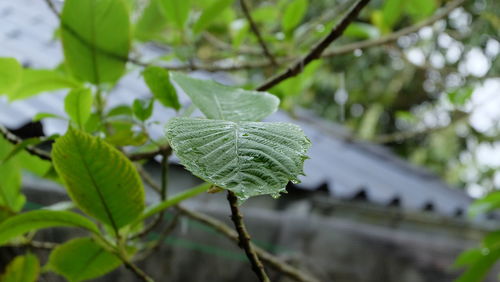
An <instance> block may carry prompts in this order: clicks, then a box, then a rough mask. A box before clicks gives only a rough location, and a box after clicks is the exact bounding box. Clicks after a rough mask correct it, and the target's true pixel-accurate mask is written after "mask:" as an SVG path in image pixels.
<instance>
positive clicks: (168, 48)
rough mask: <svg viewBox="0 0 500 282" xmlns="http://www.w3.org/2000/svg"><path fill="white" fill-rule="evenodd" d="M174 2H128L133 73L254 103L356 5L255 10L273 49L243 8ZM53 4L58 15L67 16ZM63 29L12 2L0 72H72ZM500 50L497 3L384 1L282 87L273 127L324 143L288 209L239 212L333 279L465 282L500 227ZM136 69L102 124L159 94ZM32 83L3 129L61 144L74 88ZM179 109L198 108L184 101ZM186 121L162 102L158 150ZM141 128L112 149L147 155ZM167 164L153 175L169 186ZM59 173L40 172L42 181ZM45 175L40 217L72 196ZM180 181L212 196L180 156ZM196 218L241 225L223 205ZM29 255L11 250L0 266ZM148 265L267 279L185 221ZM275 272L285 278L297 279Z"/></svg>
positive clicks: (282, 249) (26, 4) (328, 0)
mask: <svg viewBox="0 0 500 282" xmlns="http://www.w3.org/2000/svg"><path fill="white" fill-rule="evenodd" d="M163 2H165V1H163V0H150V1H147V0H128V3H129V5H130V7H131V10H132V19H133V22H134V34H133V35H134V42H133V49H132V50H133V51H132V53H131V56H132V57H133V58H134V60H137V61H140V62H146V63H155V64H157V65H161V66H165V67H167V68H170V69H173V70H179V71H186V72H189V73H190V74H191V75H193V76H195V77H199V78H207V79H214V80H217V81H219V82H221V83H224V84H230V85H237V86H242V87H245V88H249V89H251V88H255V86H257V85H260V84H261V83H262V82H263V81H265V80H266V78H269V77H272V75H273V74H276V73H277V72H278V71H279V70H283V69H285V68H286V67H287V66H289V65H290V64H291V63H293V62H295V61H296V60H297V59H299V58H301V57H302V56H304V55H305V54H307V52H308V51H309V50H310V49H311V46H314V44H315V43H316V42H318V41H319V40H320V39H321V38H323V37H324V36H325V35H326V34H328V33H329V31H330V30H331V29H332V27H333V26H335V24H336V23H337V22H338V21H339V19H340V18H341V16H342V15H343V14H344V13H345V12H346V11H347V10H348V9H349V7H350V6H351V5H352V4H353V3H354V1H349V0H345V1H344V0H335V1H333V0H276V1H247V4H248V6H249V8H250V11H251V13H250V14H251V17H252V18H253V20H254V22H255V24H256V25H257V26H258V28H259V30H260V33H261V37H262V39H263V41H264V45H266V48H267V49H268V50H267V52H264V51H263V46H262V45H263V44H262V42H259V40H258V37H257V36H255V33H254V31H253V30H252V27H251V26H250V24H249V21H248V18H247V17H246V16H245V14H244V13H243V12H242V9H241V6H240V2H239V1H230V0H219V1H212V0H200V1H187V0H186V1H185V2H186V3H187V4H186V3H184V4H185V5H187V10H186V12H185V13H183V12H182V11H181V10H179V11H176V12H175V15H172V14H170V13H171V12H169V10H168V9H166V8H165V4H164V3H163ZM51 3H52V4H53V5H54V8H55V11H56V12H57V11H58V10H59V9H60V8H61V6H62V5H63V2H62V1H59V0H53V1H52V2H51ZM184 4H183V5H184ZM58 25H59V20H58V18H57V17H56V15H55V14H54V11H52V10H51V9H50V6H49V5H47V1H43V0H17V1H11V0H0V57H14V58H16V59H18V60H19V62H21V63H22V64H23V66H24V67H25V68H34V69H51V70H52V69H54V70H58V69H60V68H61V67H60V65H61V63H62V62H63V60H64V58H63V53H62V48H61V46H60V41H59V30H58ZM499 38H500V2H499V1H495V0H475V1H472V0H469V1H463V0H451V1H444V0H406V1H404V0H386V1H381V0H373V1H371V3H370V4H369V5H368V6H367V7H366V8H365V9H364V10H363V11H362V12H361V14H360V16H359V17H358V19H357V20H355V21H354V22H353V23H352V24H351V25H350V26H349V27H348V28H347V30H346V31H345V33H344V35H343V36H342V37H341V38H340V39H339V40H337V41H335V43H334V44H333V45H332V46H330V47H329V48H328V49H327V50H326V52H325V53H324V54H323V57H324V58H322V59H321V60H317V61H314V62H313V63H311V64H309V65H307V66H305V67H304V69H303V73H302V74H300V75H299V76H297V77H295V78H291V79H288V80H287V81H285V82H283V83H281V84H279V85H277V86H275V87H273V88H272V89H270V90H269V92H270V93H272V94H275V95H277V96H278V97H280V99H281V101H282V103H281V110H280V111H278V112H277V113H275V114H274V115H272V116H271V117H269V118H268V120H269V121H287V122H292V123H295V124H298V125H300V126H301V127H302V129H303V130H304V131H305V133H306V135H307V136H308V137H309V138H310V139H311V141H312V144H313V145H312V148H311V150H310V157H311V158H310V159H309V160H307V161H306V163H305V172H306V176H304V177H302V179H301V180H302V182H301V183H300V184H290V185H289V186H288V187H287V188H288V194H286V195H283V196H281V197H280V198H278V199H276V200H275V199H273V198H271V197H257V198H252V199H250V200H248V201H247V202H246V203H245V204H244V205H243V207H242V209H243V212H244V213H245V215H246V221H247V223H248V226H249V231H250V233H251V234H252V236H253V238H254V240H255V242H256V243H257V244H258V245H259V246H261V247H263V248H265V249H267V250H269V251H270V252H273V253H275V254H277V255H278V256H280V257H281V258H283V259H284V260H286V261H288V262H290V263H291V264H293V265H296V266H297V267H299V268H300V269H303V270H304V271H306V272H309V273H311V274H313V275H315V276H316V277H318V279H319V280H320V281H350V282H356V281H410V282H413V281H415V282H417V281H418V282H419V281H439V282H440V281H453V280H454V279H456V278H457V277H458V275H459V274H460V273H461V270H460V269H458V268H454V267H453V264H454V261H455V260H456V258H457V257H458V255H459V254H460V253H461V252H462V251H464V250H466V249H467V248H471V247H475V246H478V244H480V242H481V239H482V238H483V236H485V234H487V233H488V232H491V231H495V230H496V229H497V228H499V226H500V225H499V221H498V220H499V217H498V214H497V213H496V212H495V208H496V207H500V201H499V200H497V198H500V197H498V195H500V194H497V193H498V192H497V191H498V190H499V189H500V170H499V167H500V138H499V135H500V62H499V59H498V54H499V52H500V42H499V40H500V39H499ZM140 71H141V66H139V65H137V64H134V62H130V63H129V64H128V66H127V74H126V75H125V77H124V78H123V79H121V80H120V81H119V82H118V83H117V84H116V85H110V86H109V87H108V90H107V95H108V104H107V105H106V107H107V110H109V111H112V110H113V109H116V108H118V107H119V106H123V105H130V104H131V103H132V102H133V101H134V100H135V99H137V98H148V97H151V94H150V93H149V90H148V88H147V87H146V86H145V84H144V82H143V81H142V79H141V77H140ZM0 74H1V70H0ZM0 81H1V78H0ZM33 85H34V86H33V89H36V90H33V91H27V92H26V93H24V94H25V95H24V97H23V98H24V99H23V100H15V99H12V98H11V97H9V96H8V95H3V96H2V95H0V124H2V125H4V126H5V127H7V128H8V129H9V130H11V131H12V132H14V133H15V134H17V135H18V136H20V137H22V138H30V137H37V136H50V135H53V134H63V133H64V132H65V130H66V128H67V124H68V122H67V117H66V114H65V111H64V97H65V95H66V93H67V91H64V90H62V89H64V88H65V87H63V86H60V85H57V83H54V82H53V81H49V82H46V81H34V82H33ZM181 94H182V93H181ZM180 101H181V104H182V105H183V107H185V108H187V107H189V99H188V98H187V97H186V96H185V95H180ZM175 114H176V113H175V112H174V110H172V109H167V108H163V107H162V106H161V105H160V104H156V105H155V108H154V113H153V116H152V119H151V122H148V124H147V138H146V139H151V140H160V139H162V137H163V127H164V124H165V122H166V121H167V120H168V118H170V117H173V116H175ZM141 130H143V129H142V128H138V127H136V126H134V125H133V124H131V125H130V128H129V134H128V135H126V136H124V137H122V138H121V139H115V140H111V142H115V143H114V144H115V145H118V146H131V145H134V146H137V142H136V141H137V139H136V138H135V137H136V136H139V135H140V134H141V133H144V132H141ZM131 137H134V138H131ZM132 139H134V140H135V141H134V143H131V142H132V141H131V140H132ZM0 142H3V140H0ZM0 145H1V143H0ZM139 145H142V144H139ZM157 161H160V159H157V160H156V161H155V160H152V161H150V162H149V163H147V164H145V168H146V170H147V171H148V172H149V173H150V174H152V175H153V177H154V178H156V179H159V178H160V171H159V170H160V167H159V164H158V162H157ZM49 170H50V166H48V165H46V164H40V165H39V166H37V168H36V171H37V173H38V175H45V174H46V173H47V172H48V171H49ZM32 172H33V171H32ZM32 172H31V173H25V174H23V175H24V176H23V181H22V183H23V184H22V185H23V189H24V191H26V193H27V196H28V204H29V205H28V206H29V207H30V208H37V207H40V206H43V205H49V204H53V203H55V202H57V201H59V200H63V199H65V197H66V196H65V195H64V190H63V189H62V188H60V187H59V186H58V185H57V184H56V183H54V182H49V181H45V180H44V181H42V180H40V179H39V178H38V177H37V176H36V174H37V173H35V174H33V173H32ZM169 173H170V179H171V180H170V181H169V187H170V188H169V189H170V190H171V191H172V192H180V191H182V190H183V189H186V188H189V187H191V186H193V185H194V184H196V183H198V182H199V180H197V179H196V178H194V177H193V176H191V175H190V173H188V172H186V171H185V170H184V169H183V168H182V166H180V165H179V164H178V162H177V159H176V158H175V157H174V158H173V159H172V160H171V163H170V171H169ZM49 192H50V193H49ZM48 193H49V194H48ZM47 195H51V196H47ZM491 195H493V196H491ZM148 196H149V198H148V199H149V201H151V202H154V201H157V200H158V199H157V197H156V196H155V195H154V193H149V194H148ZM495 196H496V197H495ZM476 199H479V204H472V203H473V201H474V200H476ZM471 204H472V205H471ZM187 205H188V206H189V207H192V208H193V209H195V210H198V211H202V212H205V213H208V214H211V215H213V216H216V217H217V218H219V219H221V220H224V221H226V222H229V218H228V215H229V211H228V208H227V205H226V204H225V198H224V195H220V194H214V195H204V196H202V197H199V198H196V199H193V200H189V201H188V202H187ZM171 218H173V215H171V216H170V219H171ZM71 235H73V234H67V231H61V230H57V232H56V231H51V232H46V233H43V234H42V235H41V236H45V237H43V238H48V240H63V239H64V238H68V237H70V236H71ZM16 252H17V251H16V250H15V249H6V248H2V249H0V265H2V263H4V262H5V261H8V259H7V258H9V257H12V256H13V254H15V253H16ZM2 258H3V259H4V260H2ZM494 261H495V259H493V262H494ZM493 262H492V263H491V264H493ZM143 267H144V269H145V270H146V272H148V273H151V275H152V276H153V277H155V278H157V279H159V280H158V281H207V280H208V281H254V280H253V279H254V278H253V276H252V275H253V274H252V273H251V272H250V269H249V267H248V265H247V262H246V259H245V257H244V254H243V253H241V252H240V250H239V249H238V248H237V246H236V245H233V244H232V243H231V242H229V241H227V242H226V239H225V238H222V237H221V236H219V235H217V234H216V233H215V232H214V231H213V230H211V229H210V228H207V227H204V226H200V225H199V224H198V223H196V222H193V221H190V220H189V219H181V221H180V223H179V224H178V225H177V228H176V229H175V231H174V233H172V235H171V236H170V237H169V238H168V239H167V241H166V244H165V245H164V246H163V248H162V250H161V253H158V254H156V255H155V256H154V257H153V258H150V259H148V261H147V262H144V263H143ZM271 274H272V281H290V280H287V279H289V278H286V277H284V276H283V275H281V274H279V273H277V272H276V273H275V272H272V273H271ZM497 274H498V270H493V271H492V272H491V273H490V275H489V278H488V279H490V280H491V281H495V279H496V277H497ZM52 279H57V278H55V277H53V278H52ZM111 279H118V280H119V281H133V280H127V279H132V278H131V277H129V275H128V273H127V272H125V271H124V270H119V271H115V272H113V273H112V274H109V275H108V276H107V277H106V278H103V279H102V280H99V281H110V280H111ZM162 279H164V280H162ZM490 280H487V281H490ZM48 281H53V280H48ZM54 281H57V280H54ZM467 281H479V280H467Z"/></svg>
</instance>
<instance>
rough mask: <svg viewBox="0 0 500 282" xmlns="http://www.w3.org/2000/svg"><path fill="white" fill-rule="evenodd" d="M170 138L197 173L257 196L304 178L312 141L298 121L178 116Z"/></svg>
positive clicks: (169, 129) (240, 192)
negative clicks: (260, 120) (272, 121)
mask: <svg viewBox="0 0 500 282" xmlns="http://www.w3.org/2000/svg"><path fill="white" fill-rule="evenodd" d="M167 138H168V140H169V142H170V145H171V146H172V149H173V150H174V152H175V154H176V155H177V157H179V159H180V161H181V163H182V164H183V165H184V166H185V167H186V168H187V169H188V170H189V171H191V173H193V174H194V175H196V176H198V177H200V178H202V179H204V180H205V181H207V182H210V183H213V184H215V185H216V186H219V187H222V188H225V189H228V190H231V191H233V192H234V193H236V195H238V197H239V198H240V199H242V200H244V199H247V198H248V197H251V196H256V195H264V194H271V195H273V196H278V195H279V193H280V192H283V191H285V186H286V185H287V183H288V182H289V181H293V182H298V176H299V175H300V174H303V170H302V166H303V163H304V160H305V159H306V158H307V156H306V152H307V150H308V149H309V147H310V142H309V140H308V139H307V138H306V137H305V136H304V133H303V132H302V130H301V129H300V128H299V127H298V126H296V125H293V124H288V123H269V122H231V121H222V120H205V119H195V118H174V119H172V120H170V121H169V123H168V124H167Z"/></svg>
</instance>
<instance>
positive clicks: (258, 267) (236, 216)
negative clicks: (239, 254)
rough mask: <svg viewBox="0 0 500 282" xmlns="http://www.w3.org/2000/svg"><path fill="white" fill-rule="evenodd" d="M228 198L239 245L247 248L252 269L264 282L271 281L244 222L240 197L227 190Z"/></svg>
mask: <svg viewBox="0 0 500 282" xmlns="http://www.w3.org/2000/svg"><path fill="white" fill-rule="evenodd" d="M227 200H228V202H229V206H230V207H231V219H232V220H233V223H234V227H235V228H236V231H237V232H238V238H239V243H238V245H239V246H240V248H242V249H243V250H245V253H246V255H247V257H248V259H249V260H250V264H251V265H252V270H253V272H255V274H256V275H257V277H258V278H259V280H260V281H263V282H270V281H271V280H270V279H269V277H268V276H267V274H266V270H265V269H264V265H262V262H261V261H260V259H259V257H258V256H257V253H256V252H255V250H254V248H253V246H252V244H251V243H250V234H249V233H248V231H247V228H246V226H245V223H243V216H242V215H241V212H240V209H239V208H238V198H237V197H236V195H235V194H234V193H233V192H231V191H227Z"/></svg>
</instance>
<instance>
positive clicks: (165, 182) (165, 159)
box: [130, 150, 171, 239]
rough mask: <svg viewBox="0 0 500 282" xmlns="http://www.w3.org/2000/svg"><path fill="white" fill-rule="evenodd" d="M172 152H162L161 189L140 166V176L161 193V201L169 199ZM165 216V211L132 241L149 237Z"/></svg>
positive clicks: (133, 237) (134, 236)
mask: <svg viewBox="0 0 500 282" xmlns="http://www.w3.org/2000/svg"><path fill="white" fill-rule="evenodd" d="M170 153H171V150H167V151H165V150H164V151H162V155H163V159H162V160H161V187H156V186H157V185H156V183H155V182H154V180H153V179H152V178H151V176H150V175H149V174H148V173H145V170H144V168H143V167H142V166H139V168H140V170H139V174H141V176H142V177H143V178H144V180H145V181H146V182H147V183H148V184H150V186H151V187H152V188H153V189H155V190H156V191H158V192H159V193H160V199H161V201H165V200H166V199H167V186H168V175H167V174H168V157H169V156H170ZM146 179H147V180H146ZM164 216H165V211H163V212H161V213H159V214H158V215H157V216H156V218H155V220H154V221H153V222H152V223H151V224H149V225H148V226H147V227H145V228H144V229H143V230H142V231H141V232H139V233H137V234H135V235H133V236H132V237H130V239H136V238H143V237H144V236H146V235H148V234H149V232H151V231H152V230H154V229H155V228H156V227H157V226H158V225H159V224H160V223H161V222H162V221H163V218H164Z"/></svg>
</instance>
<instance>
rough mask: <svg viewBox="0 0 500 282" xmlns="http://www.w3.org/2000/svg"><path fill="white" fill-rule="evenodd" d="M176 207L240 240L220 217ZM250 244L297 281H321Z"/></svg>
mask: <svg viewBox="0 0 500 282" xmlns="http://www.w3.org/2000/svg"><path fill="white" fill-rule="evenodd" d="M176 208H177V210H178V211H179V212H181V213H182V214H183V215H185V216H187V217H189V218H191V219H193V220H196V221H198V222H200V223H203V224H205V225H207V226H209V227H211V228H213V229H214V230H215V231H217V232H219V233H220V234H221V235H224V236H225V237H227V238H228V239H230V240H231V241H233V242H235V243H238V242H239V237H238V233H236V231H234V229H232V228H231V227H229V226H228V225H227V224H225V223H224V222H222V221H220V220H218V219H215V218H213V217H211V216H208V215H205V214H202V213H199V212H196V211H193V210H190V209H187V208H185V207H184V206H182V205H177V206H176ZM250 244H251V245H252V247H253V248H254V250H255V252H256V253H257V254H258V256H259V257H260V258H261V259H262V261H264V262H265V263H266V264H268V265H269V266H270V267H272V268H273V269H275V270H277V271H279V272H281V273H283V274H285V275H287V276H288V277H290V278H292V279H294V280H296V281H300V282H318V281H319V280H318V279H316V278H313V277H311V276H309V275H308V274H306V273H304V272H302V271H300V270H299V269H297V268H295V267H293V266H290V265H288V264H287V263H285V262H283V261H281V260H280V259H279V258H277V257H276V256H274V255H272V254H270V253H268V252H267V251H265V250H264V249H262V248H260V247H258V246H256V245H254V244H253V243H250Z"/></svg>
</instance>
